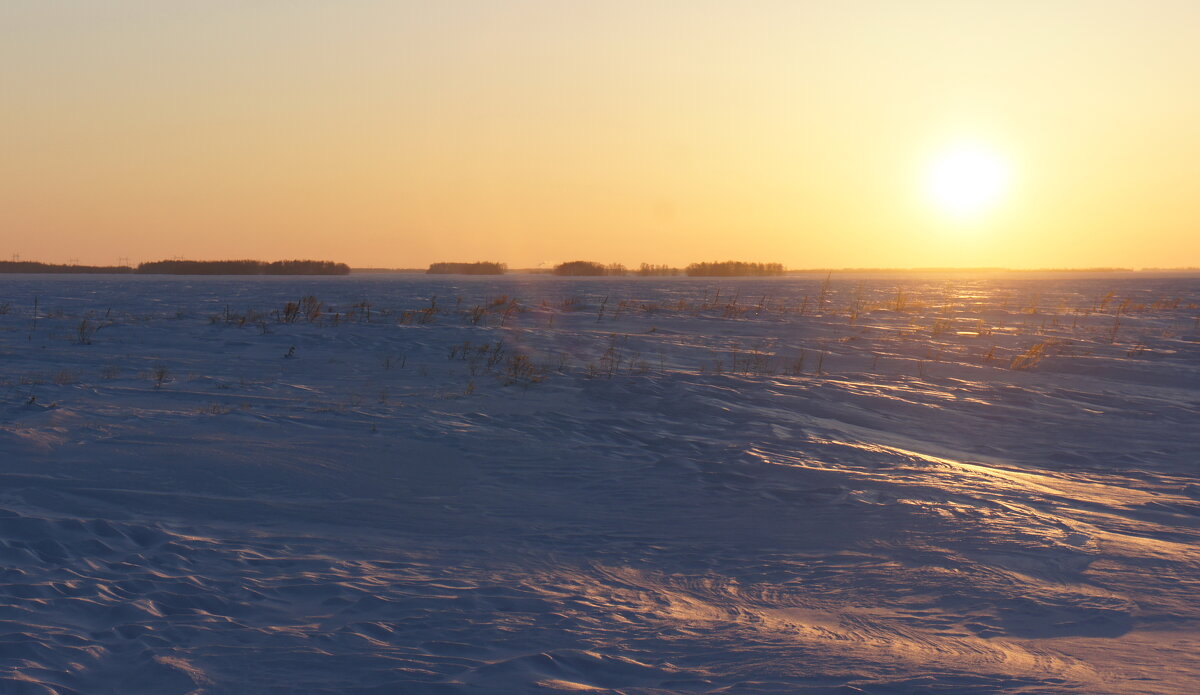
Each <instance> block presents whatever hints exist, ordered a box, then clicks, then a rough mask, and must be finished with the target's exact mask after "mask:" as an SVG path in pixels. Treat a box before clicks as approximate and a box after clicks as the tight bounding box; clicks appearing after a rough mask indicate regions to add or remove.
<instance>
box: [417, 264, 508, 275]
mask: <svg viewBox="0 0 1200 695" xmlns="http://www.w3.org/2000/svg"><path fill="white" fill-rule="evenodd" d="M506 270H508V266H507V265H505V264H503V263H493V262H489V261H481V262H478V263H431V264H429V270H426V271H425V273H426V274H427V275H503V274H504V272H505V271H506Z"/></svg>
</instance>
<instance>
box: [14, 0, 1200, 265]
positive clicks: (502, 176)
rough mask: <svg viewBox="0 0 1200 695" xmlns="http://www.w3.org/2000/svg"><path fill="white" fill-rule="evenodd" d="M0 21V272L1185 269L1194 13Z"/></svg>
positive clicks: (543, 6)
mask: <svg viewBox="0 0 1200 695" xmlns="http://www.w3.org/2000/svg"><path fill="white" fill-rule="evenodd" d="M0 26H2V27H3V32H4V40H3V41H2V42H0V83H2V84H3V85H4V91H5V108H4V109H3V112H2V113H0V133H2V135H0V137H2V138H3V144H4V157H3V161H2V162H0V209H3V211H4V220H3V224H4V230H5V231H4V239H3V241H4V242H5V243H4V244H3V246H4V248H3V249H2V250H0V253H3V254H4V256H5V257H7V256H9V255H11V254H20V256H21V257H24V258H36V259H41V260H45V261H53V262H65V261H67V260H68V259H71V258H77V259H81V262H92V263H113V262H116V261H117V260H118V259H119V258H126V259H130V260H131V261H134V262H136V261H145V260H156V259H162V258H173V257H177V256H183V257H188V258H194V257H204V258H225V257H248V258H264V259H274V258H280V257H312V258H331V259H335V260H339V261H345V262H348V263H350V264H351V265H354V266H364V265H371V266H378V265H382V266H389V267H398V266H399V267H423V266H424V265H426V264H428V263H430V262H434V261H438V260H444V259H445V258H446V257H449V256H454V255H455V253H454V252H453V250H454V249H455V248H459V247H465V248H470V249H472V254H471V255H472V256H478V257H480V258H489V259H496V260H503V261H505V262H507V263H508V264H509V265H510V266H513V267H536V266H538V265H539V264H550V263H554V262H558V261H563V260H570V259H572V258H576V257H587V258H593V257H594V258H599V259H602V260H604V261H606V262H610V261H612V262H622V263H626V264H636V263H638V262H642V261H645V262H653V263H670V264H675V265H682V264H686V263H688V262H690V261H693V260H697V259H704V258H759V259H768V260H777V261H779V262H782V263H783V264H784V265H785V266H788V267H795V268H800V267H840V266H876V267H879V266H883V267H896V266H900V267H903V266H962V265H968V266H970V265H999V266H1011V267H1039V266H1041V267H1045V266H1097V265H1133V266H1163V265H1178V264H1179V263H1181V262H1183V263H1197V262H1200V234H1197V233H1196V225H1197V221H1198V219H1200V202H1197V200H1198V199H1197V197H1196V196H1195V195H1194V191H1193V190H1192V187H1191V186H1189V185H1188V183H1187V182H1189V181H1192V180H1195V179H1196V178H1197V177H1198V176H1200V169H1198V167H1200V129H1197V128H1196V126H1195V124H1196V122H1197V119H1200V90H1197V89H1196V88H1195V86H1196V84H1197V83H1198V82H1200V53H1198V52H1197V51H1196V50H1195V41H1196V33H1195V27H1197V26H1200V5H1198V4H1196V3H1193V2H1156V3H1152V4H1144V3H1135V2H1106V3H1077V2H1048V3H1015V4H1013V3H1010V4H1004V5H999V4H989V3H976V2H950V1H947V0H933V1H930V2H920V3H894V2H881V1H862V0H859V1H853V2H844V3H843V2H839V3H813V2H783V1H781V0H766V1H764V2H758V3H754V4H753V5H751V6H740V5H738V4H736V3H725V2H699V3H676V2H631V1H626V0H615V1H613V2H604V3H561V2H550V1H548V0H517V1H515V2H485V1H482V0H464V1H462V2H450V3H417V2H377V1H369V0H362V1H356V2H350V3H332V2H329V3H325V2H302V3H285V4H280V3H246V2H233V1H231V0H213V1H211V2H204V3H192V2H185V3H162V2H152V1H150V0H119V1H118V2H106V3H83V2H59V3H50V2H32V1H29V0H16V1H12V2H5V3H3V6H0ZM964 128H965V130H964ZM963 132H975V133H978V134H979V135H981V137H978V138H974V136H971V137H967V138H962V139H960V138H961V136H962V134H963ZM914 161H919V162H921V164H920V166H918V167H917V170H913V169H912V168H911V167H910V164H909V163H910V162H914ZM914 190H920V191H921V193H920V196H919V197H920V200H919V201H915V202H914V199H913V195H912V191H914ZM956 225H957V227H958V228H960V229H964V230H965V229H966V228H967V227H968V226H969V227H973V228H975V229H976V230H977V232H978V229H979V228H980V227H982V226H987V227H988V232H987V234H982V233H977V234H976V236H975V238H976V242H977V243H975V244H974V245H973V246H971V247H970V248H969V249H968V248H965V247H964V248H950V247H947V246H946V245H945V243H944V242H945V236H946V233H947V230H949V229H951V228H952V227H954V226H956Z"/></svg>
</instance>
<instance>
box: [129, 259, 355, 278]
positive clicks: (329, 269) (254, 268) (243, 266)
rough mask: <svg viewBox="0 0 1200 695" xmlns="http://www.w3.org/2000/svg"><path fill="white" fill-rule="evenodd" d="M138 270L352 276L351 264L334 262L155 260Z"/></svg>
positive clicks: (141, 264) (222, 273) (184, 273)
mask: <svg viewBox="0 0 1200 695" xmlns="http://www.w3.org/2000/svg"><path fill="white" fill-rule="evenodd" d="M136 272H138V273H144V274H154V275H349V274H350V266H348V265H346V264H345V263H334V262H333V261H274V262H271V263H267V262H265V261H250V260H242V261H151V262H149V263H140V264H138V267H137V271H136Z"/></svg>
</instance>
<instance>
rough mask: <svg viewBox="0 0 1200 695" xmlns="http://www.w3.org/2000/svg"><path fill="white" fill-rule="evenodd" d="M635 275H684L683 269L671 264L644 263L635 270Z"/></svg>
mask: <svg viewBox="0 0 1200 695" xmlns="http://www.w3.org/2000/svg"><path fill="white" fill-rule="evenodd" d="M633 274H634V275H641V276H650V275H683V271H682V270H680V269H679V268H672V267H671V266H669V265H651V264H649V263H643V264H642V265H641V266H640V267H639V268H638V269H637V270H635V271H633Z"/></svg>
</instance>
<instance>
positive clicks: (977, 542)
mask: <svg viewBox="0 0 1200 695" xmlns="http://www.w3.org/2000/svg"><path fill="white" fill-rule="evenodd" d="M1198 303H1200V282H1198V281H1197V279H1196V278H1194V277H1192V278H1188V277H1170V276H1155V275H1143V276H1140V277H1136V278H1132V277H1114V276H1088V275H1081V274H1071V275H1034V274H1029V275H1021V276H1014V275H1011V274H1009V275H996V276H992V277H977V278H971V277H969V276H964V275H929V276H921V275H914V274H904V275H895V276H886V275H863V276H854V275H841V276H836V277H834V278H832V279H826V278H824V277H821V276H798V277H785V278H743V279H727V278H720V279H713V278H706V279H701V278H666V279H657V278H652V277H647V278H642V277H598V278H559V277H554V276H550V275H538V276H528V275H506V276H500V277H448V276H421V275H407V276H384V275H371V276H350V277H336V276H334V277H310V278H295V277H290V278H289V277H240V278H228V277H225V278H222V277H198V278H161V277H151V276H120V277H118V276H112V277H99V276H93V277H87V278H84V277H75V276H58V277H48V276H7V277H3V278H0V360H2V362H0V364H2V365H3V371H2V372H0V375H2V377H3V383H2V385H0V394H2V395H3V396H2V402H0V460H2V461H3V462H4V465H3V468H2V470H0V475H2V480H3V494H2V496H0V556H2V557H3V566H2V567H0V573H2V575H3V579H2V581H0V595H2V596H3V600H2V601H0V606H2V609H3V620H4V631H3V632H4V636H3V637H2V638H0V641H2V642H3V648H2V649H0V692H14V693H58V694H60V695H63V694H67V693H107V692H120V693H123V694H136V693H147V694H151V693H153V694H154V695H167V694H173V693H178V694H180V695H183V694H185V693H205V694H211V693H267V692H277V693H290V692H304V693H322V694H325V693H328V694H333V693H352V692H362V693H367V692H378V693H384V692H386V693H393V692H395V693H406V694H408V693H497V694H499V693H520V692H541V691H543V690H544V691H546V692H554V691H555V690H560V691H572V690H574V691H587V692H613V693H617V692H619V693H625V694H633V693H646V694H649V693H808V692H811V693H845V692H867V693H925V692H930V693H996V692H1014V693H1056V692H1063V693H1066V692H1087V693H1180V694H1183V693H1192V692H1194V690H1195V684H1196V682H1197V678H1198V677H1200V632H1198V631H1197V625H1198V624H1200V623H1198V620H1200V604H1198V603H1197V601H1196V596H1197V588H1198V584H1197V583H1198V582H1200V579H1198V578H1200V546H1198V545H1197V540H1198V534H1200V528H1198V520H1200V481H1198V480H1197V475H1196V468H1195V465H1196V461H1197V460H1200V436H1198V435H1197V432H1200V318H1198V317H1200V308H1198Z"/></svg>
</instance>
